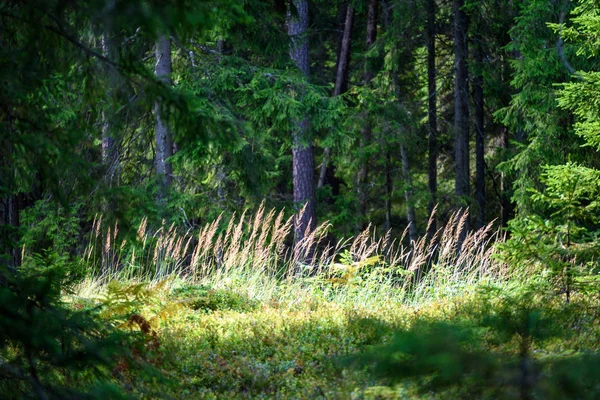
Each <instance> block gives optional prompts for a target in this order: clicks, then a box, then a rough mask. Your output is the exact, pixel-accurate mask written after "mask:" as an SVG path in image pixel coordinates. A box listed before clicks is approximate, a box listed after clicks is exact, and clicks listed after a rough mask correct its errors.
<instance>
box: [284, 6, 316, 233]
mask: <svg viewBox="0 0 600 400" xmlns="http://www.w3.org/2000/svg"><path fill="white" fill-rule="evenodd" d="M287 28H288V36H289V37H290V58H291V60H292V61H293V62H294V63H295V64H296V67H298V69H300V71H302V72H303V73H304V75H306V76H309V75H310V60H309V43H308V35H307V30H308V1H307V0H291V1H290V2H289V3H288V10H287ZM309 126H310V121H309V119H308V117H305V118H303V119H301V120H299V121H297V122H296V127H295V129H294V131H293V133H292V139H293V150H292V164H293V165H292V170H293V182H294V203H295V204H296V206H297V207H298V208H300V207H304V206H305V211H304V213H302V214H301V215H299V216H297V217H296V220H295V223H294V233H295V241H296V243H298V242H300V241H301V240H302V239H304V236H305V234H306V233H309V232H311V231H313V230H314V229H315V226H316V204H315V183H314V171H315V158H314V149H313V146H312V143H311V141H310V138H309V137H308V136H309V135H308V134H309Z"/></svg>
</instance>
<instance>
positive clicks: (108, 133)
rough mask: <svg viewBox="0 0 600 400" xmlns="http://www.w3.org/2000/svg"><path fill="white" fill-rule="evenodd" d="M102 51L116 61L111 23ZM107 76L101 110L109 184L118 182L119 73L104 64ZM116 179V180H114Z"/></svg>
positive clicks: (103, 151)
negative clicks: (106, 98) (104, 101)
mask: <svg viewBox="0 0 600 400" xmlns="http://www.w3.org/2000/svg"><path fill="white" fill-rule="evenodd" d="M101 46H102V53H103V55H104V57H106V58H108V59H110V60H112V61H116V58H117V45H116V43H115V38H114V35H113V32H111V24H110V23H109V24H107V27H106V30H105V32H104V34H103V35H102V38H101ZM105 71H106V75H107V78H108V96H107V97H108V101H109V106H108V107H107V108H105V110H104V111H103V112H102V164H103V165H104V166H105V168H106V175H105V177H106V180H107V182H108V184H109V185H112V184H113V183H117V184H118V179H119V170H120V165H119V154H118V149H117V144H116V140H115V119H116V114H115V111H114V110H115V107H114V103H115V102H116V99H117V92H118V86H119V84H120V82H119V73H118V71H116V70H115V69H114V67H113V66H112V65H108V64H105ZM115 181H116V182H115Z"/></svg>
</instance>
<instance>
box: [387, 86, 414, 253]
mask: <svg viewBox="0 0 600 400" xmlns="http://www.w3.org/2000/svg"><path fill="white" fill-rule="evenodd" d="M393 82H394V90H395V92H396V97H397V100H398V102H399V103H402V94H401V93H400V85H399V83H398V76H397V75H394V77H393ZM400 161H401V163H402V179H403V180H404V199H405V200H406V220H407V222H408V238H409V240H410V244H411V247H412V245H413V243H414V242H416V241H417V217H416V214H415V204H414V203H415V202H414V189H413V185H412V178H411V175H410V160H409V156H408V151H407V150H406V143H405V140H402V142H401V143H400Z"/></svg>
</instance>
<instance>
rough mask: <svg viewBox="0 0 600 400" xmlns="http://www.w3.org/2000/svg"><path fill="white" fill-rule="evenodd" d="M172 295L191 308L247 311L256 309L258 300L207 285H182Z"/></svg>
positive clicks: (207, 310)
mask: <svg viewBox="0 0 600 400" xmlns="http://www.w3.org/2000/svg"><path fill="white" fill-rule="evenodd" d="M173 297H174V298H176V299H179V300H181V302H182V303H183V304H185V305H187V306H188V307H190V308H191V309H193V310H197V311H204V312H212V311H217V310H220V311H224V310H231V311H238V312H248V311H252V310H254V309H256V307H257V306H258V302H257V301H255V300H252V299H250V298H248V297H246V296H243V295H241V294H239V293H235V292H233V291H230V290H226V289H211V288H210V287H208V286H203V285H200V286H193V285H189V286H184V287H181V288H178V289H175V290H174V291H173Z"/></svg>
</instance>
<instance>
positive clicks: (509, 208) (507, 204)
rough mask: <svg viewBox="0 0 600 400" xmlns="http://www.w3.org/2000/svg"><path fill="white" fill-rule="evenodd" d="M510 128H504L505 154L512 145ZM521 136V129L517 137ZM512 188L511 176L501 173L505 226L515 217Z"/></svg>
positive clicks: (502, 145)
mask: <svg viewBox="0 0 600 400" xmlns="http://www.w3.org/2000/svg"><path fill="white" fill-rule="evenodd" d="M509 136H510V135H509V131H508V128H504V129H503V132H502V142H501V147H502V149H503V153H504V154H508V150H509V146H510V137H509ZM519 136H520V134H519V131H517V139H518V137H519ZM510 190H511V182H510V181H509V178H508V177H507V176H506V174H505V173H504V172H502V173H501V174H500V193H501V199H500V222H501V224H502V226H503V227H507V226H508V221H510V220H511V218H512V217H513V205H512V202H511V201H510Z"/></svg>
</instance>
